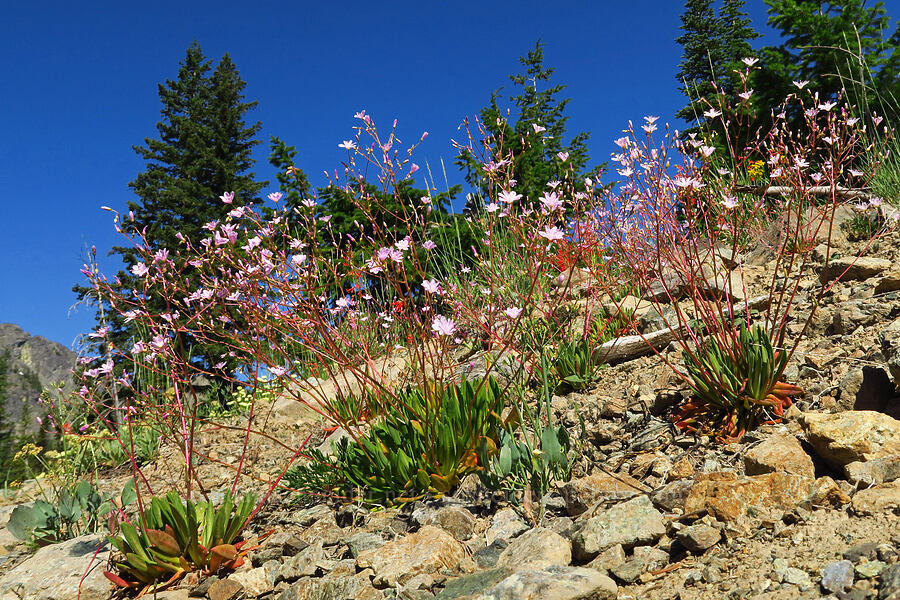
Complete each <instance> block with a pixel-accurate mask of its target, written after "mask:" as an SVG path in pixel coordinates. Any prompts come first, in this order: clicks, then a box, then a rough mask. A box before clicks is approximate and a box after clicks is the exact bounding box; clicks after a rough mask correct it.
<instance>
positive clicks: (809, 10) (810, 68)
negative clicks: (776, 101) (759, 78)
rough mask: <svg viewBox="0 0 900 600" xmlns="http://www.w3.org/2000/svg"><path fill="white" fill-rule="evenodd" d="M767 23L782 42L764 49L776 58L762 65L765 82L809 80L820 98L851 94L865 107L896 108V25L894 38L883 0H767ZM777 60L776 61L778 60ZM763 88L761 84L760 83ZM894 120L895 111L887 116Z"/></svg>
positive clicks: (899, 56)
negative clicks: (879, 102)
mask: <svg viewBox="0 0 900 600" xmlns="http://www.w3.org/2000/svg"><path fill="white" fill-rule="evenodd" d="M766 4H768V6H769V25H770V26H772V27H773V28H774V29H776V30H778V31H779V32H781V35H782V37H783V38H784V42H783V43H782V44H781V45H780V46H778V47H775V48H769V49H767V55H768V56H769V57H772V58H775V59H776V60H775V61H772V62H770V63H764V64H763V71H764V72H763V73H762V75H763V76H764V77H766V78H767V79H768V81H767V82H775V83H778V84H780V85H781V86H782V88H783V89H779V90H778V91H779V92H785V93H786V92H787V91H790V90H793V89H794V88H793V86H791V85H790V82H791V81H808V82H809V84H808V89H809V90H810V91H812V92H816V93H818V94H819V98H820V99H821V100H822V101H827V100H834V99H836V98H837V97H838V96H839V95H840V94H842V93H844V90H845V89H846V93H847V94H848V95H849V100H850V102H852V103H855V104H858V105H861V106H863V107H864V108H865V106H866V104H869V103H871V101H872V100H873V99H880V100H885V101H886V102H885V104H886V106H885V107H886V108H888V109H892V110H893V111H896V110H897V102H896V100H897V98H898V97H897V92H898V86H900V72H898V65H900V52H898V50H897V48H898V44H900V28H898V29H897V30H896V31H895V32H894V34H893V35H892V36H889V33H890V29H889V28H890V25H891V23H890V18H889V17H888V15H887V11H886V10H885V7H884V3H883V2H876V3H875V4H874V6H867V5H866V4H867V3H866V2H865V0H835V1H832V2H820V1H818V0H766ZM779 58H780V60H779ZM760 87H762V86H760ZM886 116H888V117H889V118H894V119H896V118H897V113H896V112H893V114H889V115H886ZM796 120H797V122H798V123H797V124H798V125H799V121H800V118H799V115H798V116H796Z"/></svg>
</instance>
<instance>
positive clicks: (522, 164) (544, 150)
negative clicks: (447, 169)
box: [456, 41, 590, 211]
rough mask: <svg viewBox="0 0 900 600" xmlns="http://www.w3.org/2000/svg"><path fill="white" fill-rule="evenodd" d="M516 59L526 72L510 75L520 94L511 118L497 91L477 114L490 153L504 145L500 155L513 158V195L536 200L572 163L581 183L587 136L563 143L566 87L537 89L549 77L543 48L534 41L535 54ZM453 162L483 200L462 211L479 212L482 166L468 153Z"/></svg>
mask: <svg viewBox="0 0 900 600" xmlns="http://www.w3.org/2000/svg"><path fill="white" fill-rule="evenodd" d="M519 61H520V62H521V63H522V66H523V67H524V69H525V70H524V72H523V73H519V74H517V75H510V77H509V79H510V81H512V83H513V85H514V86H515V87H516V89H517V90H519V92H518V93H517V94H516V95H514V96H511V97H510V98H509V100H510V101H512V103H513V105H514V106H515V110H516V114H514V115H512V117H511V118H508V117H510V115H509V114H508V112H507V111H506V110H504V109H501V107H500V105H499V103H498V101H499V99H500V97H501V94H500V92H501V90H496V91H494V92H493V93H492V94H491V100H490V104H489V105H488V106H486V107H485V108H483V109H482V110H481V112H480V113H479V116H480V119H481V124H482V126H483V127H484V129H485V131H486V136H487V138H488V142H489V144H490V146H491V149H492V150H493V151H494V153H495V154H496V151H497V150H499V149H500V144H501V143H502V144H503V151H504V154H505V155H506V156H511V157H514V162H513V164H512V173H513V179H515V180H516V182H517V183H516V192H518V193H520V194H522V195H523V196H525V197H527V198H530V199H532V200H537V198H538V197H540V196H541V195H542V194H543V193H544V191H546V189H547V182H549V181H552V180H562V179H564V178H565V177H566V174H567V173H568V172H569V168H570V165H571V167H572V168H574V171H575V174H576V180H575V181H576V182H578V181H581V180H583V173H582V171H583V170H584V168H585V166H586V165H587V163H588V161H589V160H590V157H589V156H588V151H587V140H588V137H589V134H588V133H585V132H580V133H578V134H576V135H575V136H573V137H572V139H571V140H570V141H569V142H568V143H565V138H566V136H567V130H566V122H567V121H568V119H569V117H567V116H566V115H565V111H566V106H567V105H568V104H569V99H559V98H558V96H559V94H560V93H561V92H562V91H563V90H564V89H565V87H566V86H564V85H561V84H555V85H550V86H549V87H546V88H544V89H539V87H543V86H544V85H547V84H548V82H549V81H550V79H551V76H552V75H553V69H552V68H549V67H545V66H544V48H543V44H542V43H541V42H540V41H538V42H537V44H536V45H535V48H534V50H531V51H529V52H528V54H527V56H524V57H521V58H520V59H519ZM501 89H502V88H501ZM541 128H542V129H541ZM561 152H565V153H567V154H568V157H567V159H566V160H562V159H561V158H560V157H559V156H558V154H559V153H561ZM456 164H457V165H458V166H460V167H461V168H463V169H464V170H465V173H466V181H467V182H468V183H469V185H471V186H472V187H474V188H476V189H477V190H478V191H480V192H481V195H482V198H479V197H477V195H473V196H471V197H470V199H469V201H468V202H467V203H466V209H467V210H468V211H471V210H479V209H480V208H481V202H482V200H483V197H486V195H487V194H488V192H489V190H488V184H487V182H488V178H487V177H485V170H484V166H483V165H482V164H480V162H479V161H478V159H477V158H476V157H475V156H473V155H472V154H471V153H470V152H469V151H468V150H463V151H461V152H460V154H459V155H458V156H457V159H456ZM494 192H495V193H496V192H497V190H494Z"/></svg>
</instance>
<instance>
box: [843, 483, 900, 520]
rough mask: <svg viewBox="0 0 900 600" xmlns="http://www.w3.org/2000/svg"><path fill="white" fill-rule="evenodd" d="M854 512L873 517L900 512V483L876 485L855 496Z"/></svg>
mask: <svg viewBox="0 0 900 600" xmlns="http://www.w3.org/2000/svg"><path fill="white" fill-rule="evenodd" d="M851 506H852V507H853V512H855V513H856V514H858V515H866V516H869V515H873V514H876V513H880V512H887V511H894V512H898V511H900V481H894V482H892V483H885V484H882V485H876V486H875V487H871V488H869V489H866V490H860V491H858V492H856V494H854V495H853V501H852V503H851Z"/></svg>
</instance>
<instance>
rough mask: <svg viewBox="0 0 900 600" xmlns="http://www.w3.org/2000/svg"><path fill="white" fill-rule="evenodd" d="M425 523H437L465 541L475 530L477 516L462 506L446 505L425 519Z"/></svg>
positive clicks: (436, 524)
mask: <svg viewBox="0 0 900 600" xmlns="http://www.w3.org/2000/svg"><path fill="white" fill-rule="evenodd" d="M425 525H435V526H437V527H440V528H441V529H443V530H444V531H446V532H448V533H450V534H451V535H452V536H453V537H455V538H456V539H458V540H459V541H461V542H463V541H465V540H467V539H469V538H470V537H472V533H473V532H474V531H475V525H476V521H475V517H473V516H472V513H470V512H469V511H467V510H466V509H465V508H462V507H460V506H444V507H442V508H439V509H438V510H437V512H435V513H434V514H433V515H431V516H430V517H428V519H426V520H425Z"/></svg>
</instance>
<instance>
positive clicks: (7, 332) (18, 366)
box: [0, 323, 77, 427]
mask: <svg viewBox="0 0 900 600" xmlns="http://www.w3.org/2000/svg"><path fill="white" fill-rule="evenodd" d="M7 352H8V353H9V360H8V368H7V379H6V386H5V394H4V396H5V397H6V398H5V400H6V402H5V409H6V415H7V418H8V419H9V421H10V422H11V423H18V422H21V421H22V420H23V419H22V417H23V414H24V413H29V414H32V413H33V414H34V416H38V415H39V414H40V413H41V412H43V411H42V410H41V409H40V407H39V404H38V401H37V400H38V398H39V397H40V395H41V391H42V390H43V389H45V388H48V387H51V386H54V385H56V384H57V383H60V382H62V383H63V384H65V385H66V387H69V388H71V387H72V385H73V382H72V372H71V371H72V368H73V367H74V366H75V362H76V358H77V355H76V354H75V353H74V352H72V351H71V350H69V349H68V348H66V347H65V346H63V345H62V344H59V343H57V342H52V341H50V340H48V339H46V338H43V337H41V336H37V335H30V334H29V333H27V332H26V331H24V330H23V329H22V328H21V327H19V326H18V325H14V324H12V323H0V356H2V355H4V354H6V353H7ZM0 400H2V398H0ZM24 416H26V417H28V419H27V420H28V421H29V422H32V421H34V417H29V415H24ZM31 426H32V427H34V426H36V424H32V425H31Z"/></svg>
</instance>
